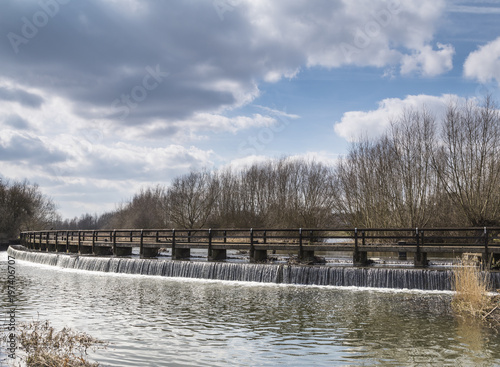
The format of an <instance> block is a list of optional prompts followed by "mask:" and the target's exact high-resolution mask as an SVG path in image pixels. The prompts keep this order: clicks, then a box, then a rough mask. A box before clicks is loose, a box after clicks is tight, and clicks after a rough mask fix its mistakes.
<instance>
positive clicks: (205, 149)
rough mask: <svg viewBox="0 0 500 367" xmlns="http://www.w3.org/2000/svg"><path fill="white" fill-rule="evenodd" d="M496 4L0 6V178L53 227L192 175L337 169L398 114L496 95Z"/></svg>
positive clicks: (325, 1) (44, 0)
mask: <svg viewBox="0 0 500 367" xmlns="http://www.w3.org/2000/svg"><path fill="white" fill-rule="evenodd" d="M499 19H500V2H499V1H493V0H491V1H488V0H482V1H480V0H478V1H460V0H457V1H451V0H449V1H445V0H421V1H418V2H417V1H404V0H387V1H382V0H380V1H374V0H370V1H369V0H313V1H306V0H300V1H299V0H295V1H290V0H288V1H285V0H280V1H278V0H276V1H259V0H253V1H250V0H207V1H202V0H199V1H194V0H192V1H187V0H185V1H159V0H156V1H153V0H150V1H142V0H141V1H139V0H122V1H118V0H101V1H95V0H89V1H85V2H83V1H76V0H40V1H29V0H23V1H8V0H6V1H2V2H1V3H0V35H1V36H2V38H1V41H0V131H1V135H0V176H1V177H2V178H4V179H11V180H23V179H28V180H30V181H31V182H36V183H38V184H39V185H40V187H41V189H42V191H43V192H44V193H46V194H47V195H49V196H50V197H52V198H53V199H54V201H55V202H56V203H57V204H58V206H59V209H60V212H61V214H62V215H63V216H64V217H72V216H75V215H77V216H78V215H80V214H82V213H85V212H91V213H102V212H104V211H107V210H112V209H114V208H115V207H116V204H117V203H120V202H123V201H126V200H127V199H129V198H130V197H131V196H132V195H133V194H134V193H135V192H137V191H138V190H139V189H140V188H141V187H146V186H150V185H156V184H158V183H159V184H165V185H168V183H169V182H170V180H171V179H172V178H173V177H175V176H177V175H181V174H184V173H187V172H189V171H190V170H198V169H203V168H205V169H210V170H211V169H218V168H221V167H226V166H232V167H242V166H244V165H246V164H250V163H252V162H256V161H260V160H264V159H267V158H277V157H283V156H298V157H304V158H307V159H315V160H317V161H324V162H327V163H329V164H335V162H336V160H337V159H338V158H339V157H340V156H342V155H343V154H345V153H346V152H347V149H348V148H349V144H350V143H351V142H352V141H354V140H356V139H357V138H359V137H360V136H368V137H376V136H377V135H379V134H381V133H382V132H383V131H384V129H385V128H387V126H388V124H389V123H390V121H391V120H394V119H395V118H397V116H398V114H399V113H401V111H402V110H403V109H405V108H422V107H424V106H425V108H427V109H428V110H430V111H431V112H433V113H434V114H436V116H439V115H440V114H442V113H443V111H444V109H445V108H446V104H447V103H449V102H450V101H451V100H460V99H464V98H479V99H480V98H482V97H484V95H485V94H486V93H490V94H492V95H493V97H494V98H495V99H496V101H497V102H498V101H499V100H500V98H499V97H500V92H499V86H500V26H499V24H500V22H499V21H498V20H499Z"/></svg>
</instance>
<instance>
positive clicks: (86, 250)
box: [79, 246, 92, 255]
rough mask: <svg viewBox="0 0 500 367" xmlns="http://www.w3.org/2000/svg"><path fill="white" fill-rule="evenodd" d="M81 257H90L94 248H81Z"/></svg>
mask: <svg viewBox="0 0 500 367" xmlns="http://www.w3.org/2000/svg"><path fill="white" fill-rule="evenodd" d="M79 253H80V255H88V254H91V253H92V246H80V251H79Z"/></svg>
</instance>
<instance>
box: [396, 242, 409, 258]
mask: <svg viewBox="0 0 500 367" xmlns="http://www.w3.org/2000/svg"><path fill="white" fill-rule="evenodd" d="M398 246H399V247H405V246H406V242H405V241H399V242H398ZM406 259H407V254H406V251H398V260H406Z"/></svg>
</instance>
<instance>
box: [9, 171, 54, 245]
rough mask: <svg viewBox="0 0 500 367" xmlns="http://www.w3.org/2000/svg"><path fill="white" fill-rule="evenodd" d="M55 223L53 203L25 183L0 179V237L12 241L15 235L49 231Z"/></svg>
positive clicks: (38, 189)
mask: <svg viewBox="0 0 500 367" xmlns="http://www.w3.org/2000/svg"><path fill="white" fill-rule="evenodd" d="M58 220H59V215H58V214H57V210H56V206H55V204H54V202H53V201H52V200H51V199H50V198H47V197H46V196H45V195H43V194H42V192H41V191H40V188H39V187H38V185H36V184H30V183H29V182H28V181H23V182H19V181H14V182H10V181H6V180H2V179H1V178H0V236H1V237H5V238H15V237H16V236H17V235H18V234H19V231H22V230H36V229H41V228H50V227H51V226H52V225H53V224H54V223H56V222H57V221H58Z"/></svg>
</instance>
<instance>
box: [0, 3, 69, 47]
mask: <svg viewBox="0 0 500 367" xmlns="http://www.w3.org/2000/svg"><path fill="white" fill-rule="evenodd" d="M70 1H71V0H40V1H39V2H38V6H39V7H40V9H39V10H37V11H35V12H34V13H33V15H32V16H31V17H22V18H21V23H22V24H21V29H20V30H19V32H18V33H15V32H9V33H7V38H8V40H9V42H10V44H11V46H12V49H13V50H14V52H15V53H16V54H18V53H19V47H20V46H21V45H26V44H27V43H28V42H29V41H30V40H32V39H33V38H35V37H36V35H37V34H38V32H39V31H40V29H41V28H43V27H45V26H46V25H47V24H49V21H50V19H51V18H54V17H55V16H56V15H57V14H58V13H59V11H60V10H61V5H66V4H68V3H69V2H70Z"/></svg>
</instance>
